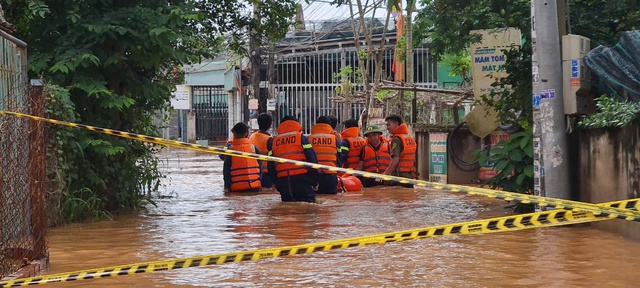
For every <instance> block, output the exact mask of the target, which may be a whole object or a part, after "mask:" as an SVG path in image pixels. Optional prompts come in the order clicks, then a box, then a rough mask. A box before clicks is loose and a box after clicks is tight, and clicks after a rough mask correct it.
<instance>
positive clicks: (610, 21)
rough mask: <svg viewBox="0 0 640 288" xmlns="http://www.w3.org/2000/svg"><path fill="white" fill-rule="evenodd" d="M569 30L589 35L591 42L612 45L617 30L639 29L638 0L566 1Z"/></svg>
mask: <svg viewBox="0 0 640 288" xmlns="http://www.w3.org/2000/svg"><path fill="white" fill-rule="evenodd" d="M569 21H570V25H571V33H572V34H578V35H583V36H585V37H588V38H590V39H591V46H592V47H596V46H598V45H605V46H613V45H615V44H616V43H618V40H619V39H620V32H622V31H630V30H637V29H640V2H638V1H629V0H572V1H569Z"/></svg>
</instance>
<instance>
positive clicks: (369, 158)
mask: <svg viewBox="0 0 640 288" xmlns="http://www.w3.org/2000/svg"><path fill="white" fill-rule="evenodd" d="M364 137H366V138H367V144H366V145H365V146H364V147H363V148H362V151H360V161H359V162H358V167H357V168H356V169H357V170H360V171H366V172H373V173H383V172H384V171H386V170H387V168H388V167H389V164H390V163H391V154H390V153H389V143H388V142H387V141H386V139H384V137H383V136H382V131H381V130H380V128H379V127H378V126H376V125H369V126H367V129H366V130H365V131H364ZM359 178H360V181H361V182H362V186H364V187H372V186H376V185H382V184H383V182H382V181H376V179H373V178H364V177H359Z"/></svg>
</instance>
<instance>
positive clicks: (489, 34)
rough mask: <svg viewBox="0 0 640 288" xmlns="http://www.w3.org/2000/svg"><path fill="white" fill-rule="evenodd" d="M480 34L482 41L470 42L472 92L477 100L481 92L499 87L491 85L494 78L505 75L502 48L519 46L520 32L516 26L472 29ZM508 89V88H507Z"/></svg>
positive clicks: (487, 91)
mask: <svg viewBox="0 0 640 288" xmlns="http://www.w3.org/2000/svg"><path fill="white" fill-rule="evenodd" d="M471 34H480V36H482V41H480V42H478V43H474V44H471V47H470V48H471V63H472V65H471V71H472V73H473V94H474V97H475V99H477V100H479V99H480V97H481V96H482V95H483V94H489V93H491V91H492V90H496V89H500V88H499V87H491V84H493V82H495V81H496V79H499V78H502V77H506V76H508V74H507V73H506V68H505V62H506V59H505V58H506V57H505V55H504V52H502V50H509V49H510V48H511V47H512V46H520V43H521V41H522V40H521V38H522V33H520V30H519V29H517V28H506V29H489V30H473V31H471ZM507 89H508V88H507Z"/></svg>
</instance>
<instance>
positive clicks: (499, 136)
mask: <svg viewBox="0 0 640 288" xmlns="http://www.w3.org/2000/svg"><path fill="white" fill-rule="evenodd" d="M509 137H511V134H507V133H504V132H502V131H494V132H491V134H489V139H490V140H491V141H490V143H491V146H494V145H496V144H498V142H500V141H502V140H507V139H509ZM481 147H482V149H484V147H485V144H484V141H483V142H482V145H481ZM493 166H495V163H487V164H484V165H482V166H480V176H479V177H478V178H479V179H480V180H487V179H489V178H491V177H493V176H496V174H497V173H498V171H496V170H495V169H493Z"/></svg>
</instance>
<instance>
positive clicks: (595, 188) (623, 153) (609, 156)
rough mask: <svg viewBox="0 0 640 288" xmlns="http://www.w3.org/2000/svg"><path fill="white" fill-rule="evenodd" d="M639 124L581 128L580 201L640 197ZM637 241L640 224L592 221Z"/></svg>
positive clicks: (605, 200) (595, 225)
mask: <svg viewBox="0 0 640 288" xmlns="http://www.w3.org/2000/svg"><path fill="white" fill-rule="evenodd" d="M639 141H640V126H639V125H637V124H636V125H631V126H628V127H624V128H621V129H609V130H604V129H596V130H584V131H581V132H580V135H579V153H580V155H579V166H578V165H576V166H573V167H574V169H579V175H578V177H579V179H578V180H579V181H577V182H578V183H579V184H578V188H579V191H580V200H581V201H585V202H592V203H601V202H609V201H615V200H623V199H631V198H639V197H640V145H638V142H639ZM592 225H593V226H594V227H597V228H599V229H603V230H606V231H610V232H613V233H616V234H619V235H622V236H624V237H627V238H631V239H634V240H640V223H637V222H631V221H623V220H609V221H601V222H597V223H593V224H592Z"/></svg>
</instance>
